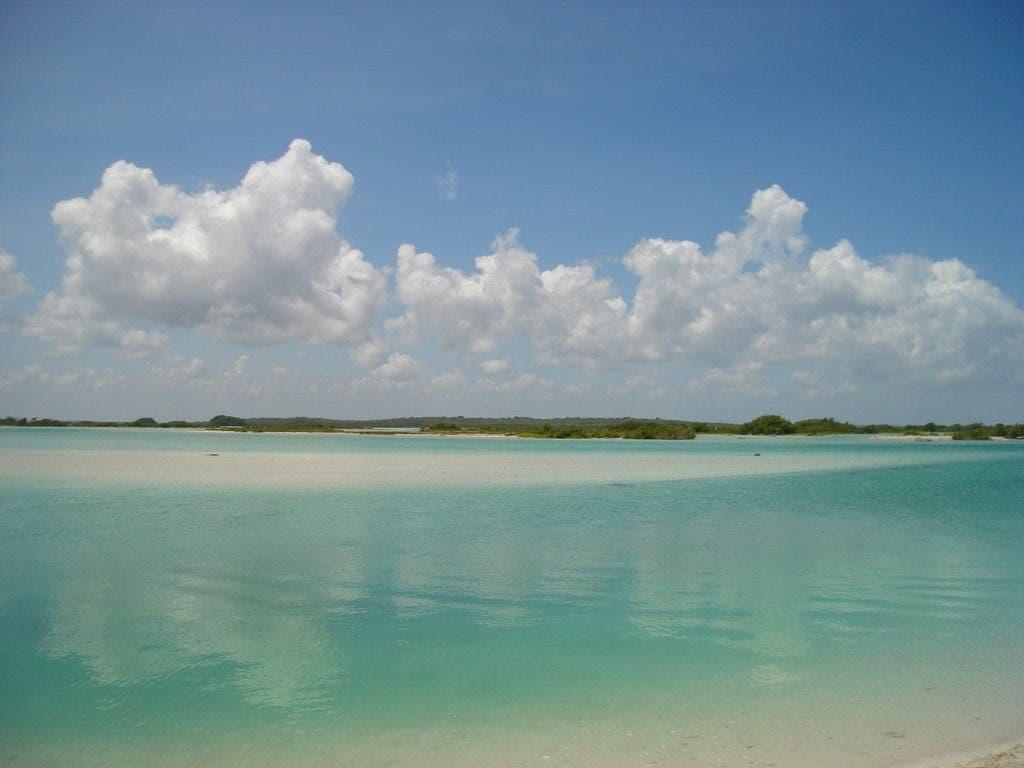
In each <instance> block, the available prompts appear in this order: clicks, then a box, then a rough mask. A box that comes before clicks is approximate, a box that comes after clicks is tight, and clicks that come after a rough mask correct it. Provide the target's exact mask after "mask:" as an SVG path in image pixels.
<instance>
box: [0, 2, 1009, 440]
mask: <svg viewBox="0 0 1024 768" xmlns="http://www.w3.org/2000/svg"><path fill="white" fill-rule="evenodd" d="M294 5H298V7H293V6H294ZM1021 136H1024V6H1022V5H1021V4H1020V3H1018V2H1005V3H1003V2H974V3H966V2H965V3H959V2H957V3H949V2H926V3H925V2H922V3H918V2H905V3H898V4H894V3H872V2H864V3H835V4H831V3H820V2H815V3H788V2H771V3H753V2H745V3H725V2H716V3H674V4H668V3H628V2H614V3H600V2H587V3H582V2H581V3H529V2H526V3H517V4H490V3H485V2H472V3H439V4H435V6H434V7H430V6H428V4H421V3H407V4H406V3H386V4H385V3H356V4H347V3H323V4H320V3H316V2H308V3H302V4H283V3H277V4H275V3H246V4H241V3H237V4H236V3H230V2H227V3H218V4H205V3H194V4H190V3H180V4H179V3H175V4H166V3H161V4H157V3H104V2H98V3H92V4H89V5H88V6H86V5H82V4H72V3H67V4H59V3H48V2H33V3H18V2H6V3H3V4H2V5H0V415H6V414H10V415H17V416H30V417H31V416H52V417H59V418H98V419H134V418H138V417H141V416H152V417H154V418H157V419H161V420H166V419H175V418H188V419H202V418H208V417H210V416H212V415H214V414H215V413H232V414H237V415H241V416H293V415H316V416H325V417H334V418H376V417H390V416H403V415H460V414H461V415H467V416H468V415H488V416H499V415H531V416H542V417H551V416H582V415H590V416H599V415H604V416H622V415H632V416H638V417H651V416H661V417H666V418H687V419H713V420H728V421H742V420H746V419H749V418H752V417H753V416H756V415H757V414H759V413H763V412H779V413H783V414H785V415H787V416H789V417H791V418H808V417H814V416H826V415H831V416H835V417H838V418H843V419H850V420H854V421H858V422H862V423H863V422H874V421H892V422H899V423H906V422H924V421H928V420H935V421H942V422H951V421H963V422H969V421H973V420H984V421H988V422H993V421H1007V422H1013V421H1024V311H1022V309H1021V307H1022V305H1024V269H1022V268H1021V266H1022V256H1024V254H1022V251H1021V242H1022V235H1024V215H1022V213H1021V211H1022V208H1024V185H1022V184H1021V180H1022V179H1024V142H1022V141H1021Z"/></svg>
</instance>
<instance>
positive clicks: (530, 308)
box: [395, 229, 625, 367]
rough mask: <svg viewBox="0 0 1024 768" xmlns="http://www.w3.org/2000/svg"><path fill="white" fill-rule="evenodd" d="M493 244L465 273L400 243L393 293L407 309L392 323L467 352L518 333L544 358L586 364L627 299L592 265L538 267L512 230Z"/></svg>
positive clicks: (416, 337) (594, 358)
mask: <svg viewBox="0 0 1024 768" xmlns="http://www.w3.org/2000/svg"><path fill="white" fill-rule="evenodd" d="M492 248H493V249H494V252H493V253H491V254H488V255H487V256H481V257H479V258H478V259H477V260H476V268H477V271H476V272H474V273H472V274H469V275H467V274H464V273H463V272H461V271H459V270H456V269H450V268H447V267H441V266H439V265H438V264H437V260H436V259H435V258H434V256H433V255H432V254H430V253H422V252H417V251H416V249H415V247H414V246H412V245H403V246H402V247H401V248H399V251H398V270H397V273H396V283H397V294H398V298H399V300H400V301H401V302H402V304H403V305H404V307H405V310H406V313H405V315H404V316H403V317H402V318H401V321H400V323H398V324H396V326H395V327H398V328H401V329H402V330H403V331H404V332H405V334H406V336H407V338H408V339H410V340H411V341H421V340H423V339H424V338H425V337H427V336H432V337H436V338H437V341H438V343H439V344H440V346H441V349H442V350H444V351H447V352H459V353H463V354H469V355H485V354H488V353H490V352H493V351H494V350H495V349H496V348H497V346H498V343H499V341H500V340H502V339H504V338H507V337H509V336H512V335H515V334H522V335H524V336H526V337H528V338H529V339H530V341H531V342H532V344H533V347H534V350H535V352H536V353H537V356H538V359H539V360H541V361H542V362H573V363H579V364H582V365H584V366H587V367H593V366H594V365H596V364H597V363H598V361H599V360H600V358H602V357H604V354H605V350H606V349H607V347H608V346H609V345H610V344H614V343H615V341H616V339H615V337H616V336H617V335H621V334H623V333H624V332H625V326H624V324H623V322H622V319H623V316H624V313H625V303H624V302H623V301H622V299H621V298H619V297H618V296H615V295H614V294H613V292H612V291H613V286H612V283H611V281H610V280H608V279H606V278H597V277H596V275H595V273H594V270H593V267H591V266H590V265H588V264H584V265H579V266H572V267H569V266H564V265H560V266H558V267H555V268H554V269H551V270H546V271H542V270H541V269H540V268H539V267H538V264H537V256H536V254H534V253H531V252H530V251H527V250H526V249H525V248H523V246H522V245H521V244H520V242H519V233H518V231H517V230H515V229H511V230H509V231H508V232H506V233H505V234H504V235H502V236H499V237H497V238H495V240H494V243H493V244H492Z"/></svg>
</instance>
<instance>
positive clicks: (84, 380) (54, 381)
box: [0, 363, 128, 392]
mask: <svg viewBox="0 0 1024 768" xmlns="http://www.w3.org/2000/svg"><path fill="white" fill-rule="evenodd" d="M127 381H128V378H127V377H126V376H125V375H124V374H122V373H120V372H118V371H115V370H113V369H112V368H106V369H104V370H102V371H97V370H96V369H94V368H77V369H74V370H69V371H60V372H54V373H51V372H50V371H46V370H44V369H43V367H42V366H40V365H38V364H35V363H33V364H31V365H26V366H24V367H23V368H21V369H20V370H17V371H13V372H11V373H5V374H3V375H0V392H2V391H4V390H7V389H9V388H10V387H12V386H16V385H19V384H30V385H33V386H36V387H38V386H48V387H51V388H52V389H54V390H71V391H77V392H99V391H101V390H105V389H112V388H115V387H119V386H123V385H124V384H125V383H126V382H127Z"/></svg>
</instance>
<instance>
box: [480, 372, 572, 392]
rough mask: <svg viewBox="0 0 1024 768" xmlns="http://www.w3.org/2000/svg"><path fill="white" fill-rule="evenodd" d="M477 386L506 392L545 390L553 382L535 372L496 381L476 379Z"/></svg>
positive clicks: (482, 389)
mask: <svg viewBox="0 0 1024 768" xmlns="http://www.w3.org/2000/svg"><path fill="white" fill-rule="evenodd" d="M476 384H477V387H478V388H479V389H480V390H481V391H482V392H493V393H508V392H527V391H536V392H547V391H548V390H549V389H551V387H553V386H554V382H553V381H551V380H550V379H545V378H543V377H542V376H538V375H537V374H535V373H524V374H521V375H519V376H517V377H516V378H514V379H512V380H511V381H502V382H497V381H494V380H493V379H487V378H484V379H477V382H476Z"/></svg>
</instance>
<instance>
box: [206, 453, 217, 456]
mask: <svg viewBox="0 0 1024 768" xmlns="http://www.w3.org/2000/svg"><path fill="white" fill-rule="evenodd" d="M206 455H207V456H220V454H219V453H208V454H206Z"/></svg>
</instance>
